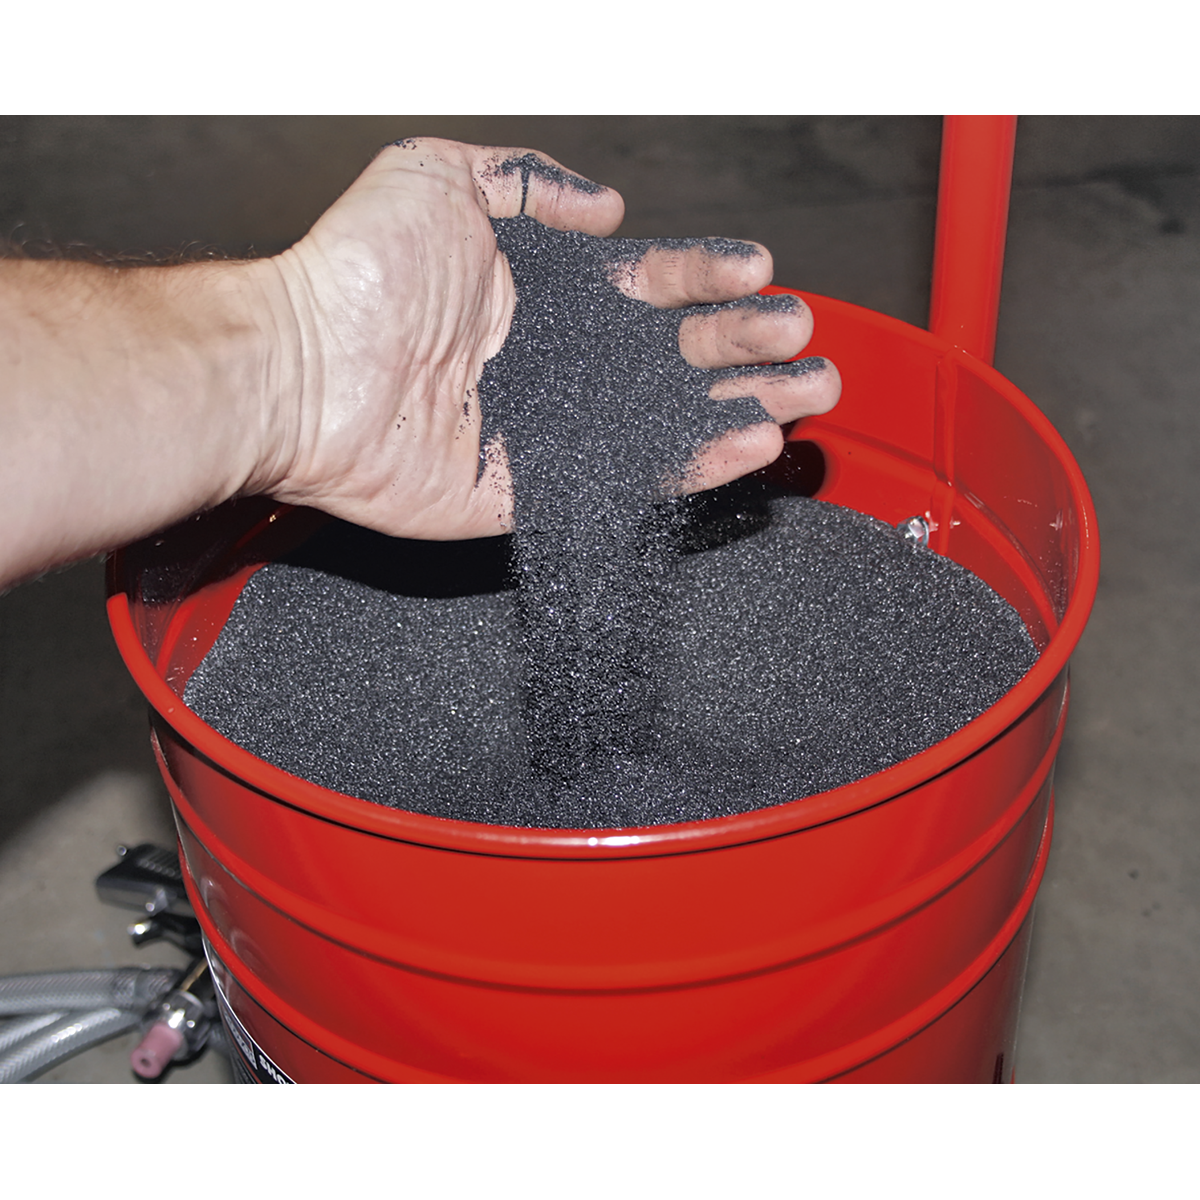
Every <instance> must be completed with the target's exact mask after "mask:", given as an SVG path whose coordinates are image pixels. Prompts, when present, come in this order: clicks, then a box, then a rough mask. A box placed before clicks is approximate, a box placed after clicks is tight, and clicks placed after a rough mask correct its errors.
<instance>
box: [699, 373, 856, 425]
mask: <svg viewBox="0 0 1200 1200" xmlns="http://www.w3.org/2000/svg"><path fill="white" fill-rule="evenodd" d="M708 394H709V396H710V397H711V398H712V399H713V400H718V401H719V400H732V399H734V398H735V397H738V396H753V397H754V398H755V399H756V400H758V402H759V403H760V404H761V405H762V406H763V408H765V409H766V410H767V412H768V413H769V414H770V415H771V417H772V418H773V419H774V420H775V421H777V422H779V424H781V425H786V424H788V423H789V422H791V421H798V420H799V419H800V418H801V417H815V416H817V415H818V414H819V413H825V412H828V411H829V410H830V409H831V408H833V406H834V405H835V404H837V402H838V399H839V398H840V397H841V394H842V377H841V376H840V375H839V374H838V369H837V367H835V366H834V365H833V363H831V362H830V361H829V359H827V358H802V359H800V360H799V361H798V362H790V363H780V364H778V365H771V366H757V367H731V368H729V369H728V370H724V371H716V372H714V383H713V385H712V387H711V388H709V392H708Z"/></svg>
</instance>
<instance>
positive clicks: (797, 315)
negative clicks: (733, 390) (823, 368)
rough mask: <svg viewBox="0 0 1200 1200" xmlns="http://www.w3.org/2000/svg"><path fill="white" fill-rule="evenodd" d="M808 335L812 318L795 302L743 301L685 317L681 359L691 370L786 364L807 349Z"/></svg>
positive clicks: (796, 299) (761, 298) (778, 298)
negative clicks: (767, 363) (775, 363)
mask: <svg viewBox="0 0 1200 1200" xmlns="http://www.w3.org/2000/svg"><path fill="white" fill-rule="evenodd" d="M812 331H813V319H812V312H811V311H810V309H809V307H808V305H807V304H805V303H804V301H803V300H801V299H800V297H799V296H789V295H781V296H747V297H746V298H745V299H743V300H737V301H734V302H733V303H732V304H727V305H723V306H721V307H715V308H711V309H709V310H708V311H707V312H702V313H697V314H696V315H694V316H688V317H685V318H684V320H683V322H682V324H681V325H680V327H679V353H680V354H682V355H683V357H684V358H685V359H686V360H687V361H688V362H689V363H690V364H691V365H692V366H693V367H730V366H747V365H749V364H751V363H761V362H786V361H787V360H788V359H789V358H795V357H796V356H797V355H798V354H799V353H800V352H801V351H802V350H803V349H804V347H805V346H807V345H808V342H809V339H810V338H811V337H812Z"/></svg>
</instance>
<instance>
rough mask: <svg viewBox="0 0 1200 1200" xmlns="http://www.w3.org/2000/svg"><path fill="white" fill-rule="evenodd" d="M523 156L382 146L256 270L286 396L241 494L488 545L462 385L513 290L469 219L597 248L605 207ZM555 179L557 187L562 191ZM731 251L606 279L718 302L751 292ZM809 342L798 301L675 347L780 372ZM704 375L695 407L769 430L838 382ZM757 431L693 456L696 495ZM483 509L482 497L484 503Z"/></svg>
mask: <svg viewBox="0 0 1200 1200" xmlns="http://www.w3.org/2000/svg"><path fill="white" fill-rule="evenodd" d="M530 156H531V152H530V151H527V150H517V149H504V148H496V147H477V146H466V145H462V144H459V143H453V142H444V141H438V140H433V139H411V140H407V141H405V142H403V143H400V144H397V145H396V146H391V147H388V148H386V149H385V150H383V151H382V152H381V153H380V154H379V155H378V156H377V157H376V159H375V160H374V162H373V163H372V164H371V165H370V167H368V169H367V170H366V171H365V172H364V173H363V175H362V176H360V177H359V179H358V180H357V181H356V182H355V184H354V185H353V186H352V187H351V188H350V189H349V190H348V191H347V192H346V193H345V194H344V195H343V196H342V198H341V199H340V200H339V201H338V202H337V204H335V205H334V206H333V207H332V208H331V209H330V210H329V211H328V212H327V213H326V214H325V215H324V216H323V217H322V218H321V220H320V221H318V222H317V224H316V225H315V226H314V227H313V229H312V231H311V232H310V233H309V235H308V236H307V237H306V238H304V239H303V241H301V242H300V243H298V244H297V245H296V246H294V247H293V248H292V249H291V250H288V251H286V252H285V253H284V254H282V255H280V256H279V257H278V258H277V259H275V260H273V262H274V264H275V265H276V267H277V269H278V271H279V273H280V276H281V278H282V280H283V282H284V285H285V287H286V290H287V294H288V297H289V299H290V301H291V307H292V309H293V311H294V312H295V314H296V317H295V330H296V334H295V336H296V338H297V341H298V346H299V350H298V354H297V360H298V361H299V362H300V363H301V364H302V368H301V383H300V388H299V400H300V402H299V403H298V404H296V405H294V406H292V407H291V408H289V409H286V410H283V411H280V412H276V413H275V414H273V415H272V419H271V420H270V421H267V422H265V423H264V428H266V429H268V430H270V431H271V433H272V435H273V442H272V445H271V448H270V450H269V452H268V453H266V454H264V455H263V456H262V459H261V461H263V462H264V464H266V465H267V470H266V473H265V474H263V475H262V476H260V478H259V479H258V480H256V481H255V483H254V485H253V486H254V489H255V490H259V491H263V492H266V493H268V494H270V495H273V496H276V497H278V498H279V499H282V500H287V501H290V502H293V503H298V504H307V505H311V506H313V507H317V508H320V509H323V510H325V511H327V512H331V513H334V514H335V515H337V516H341V517H344V518H346V519H348V520H351V521H354V522H356V523H358V524H360V525H366V526H369V527H371V528H374V529H378V530H380V531H382V532H384V533H389V534H393V535H396V536H406V537H421V538H435V539H449V538H464V537H479V536H488V535H491V534H497V533H502V532H504V531H505V530H506V529H507V528H509V527H510V524H511V519H512V505H511V499H510V497H511V486H510V480H509V478H508V475H507V467H506V464H505V462H504V459H503V456H502V455H489V457H488V465H487V468H486V470H485V473H484V476H483V478H482V479H477V471H478V465H479V425H480V414H479V406H478V402H477V399H476V396H475V386H476V384H477V382H478V379H479V376H480V374H481V372H482V370H483V364H484V362H485V361H486V360H487V359H488V358H490V357H491V356H492V355H494V354H495V353H496V352H497V351H498V350H499V348H500V346H501V345H502V344H503V342H504V338H505V335H506V333H507V331H508V328H509V324H510V321H511V319H512V314H513V309H514V305H515V291H514V287H513V283H512V278H511V275H510V273H509V270H508V265H507V262H506V261H505V259H504V257H503V255H502V254H500V252H499V251H498V250H497V248H496V244H495V239H494V237H493V235H492V232H491V228H490V226H489V222H488V218H489V217H506V216H515V215H517V214H518V213H520V212H525V213H526V214H527V215H529V216H532V217H534V218H536V219H537V220H539V221H542V222H543V223H544V224H547V225H550V226H553V227H555V228H558V229H574V230H579V231H581V232H585V233H591V234H597V235H601V236H603V235H607V234H609V233H611V232H612V231H613V230H614V229H615V228H616V227H617V225H619V224H620V222H621V219H622V217H623V213H624V206H623V204H622V202H621V199H620V197H619V196H617V195H616V193H615V192H612V191H610V190H609V189H606V188H600V187H597V185H594V184H590V183H588V182H587V181H583V180H579V179H578V177H575V176H571V175H570V173H569V172H566V171H564V170H563V169H562V168H561V167H559V166H558V164H556V163H554V162H553V160H551V159H548V158H546V157H545V156H543V155H533V156H532V157H533V158H535V159H536V160H537V161H538V163H540V164H541V165H542V169H540V170H534V171H518V170H511V169H508V170H506V169H505V168H506V166H508V167H511V166H512V165H513V164H516V163H521V162H528V160H529V158H530ZM573 181H577V182H575V183H574V186H573V185H572V184H573ZM755 251H756V252H755V253H754V254H752V255H746V256H729V255H720V254H715V253H710V252H708V251H706V250H705V248H704V246H703V244H701V245H699V246H693V247H690V248H686V249H678V248H675V247H674V246H673V245H672V244H670V243H665V244H663V245H662V246H654V247H652V248H651V249H650V250H649V251H648V252H647V253H646V254H645V256H644V257H643V258H642V259H641V260H640V261H639V262H637V263H636V264H634V265H632V266H631V268H630V269H629V270H628V271H625V272H622V273H621V275H620V277H619V278H615V279H614V286H618V287H620V288H621V290H622V291H623V292H625V294H626V295H628V296H631V297H633V298H636V299H641V300H645V301H647V302H648V303H650V304H653V305H656V306H658V307H669V308H678V307H687V306H691V305H709V304H721V303H723V302H728V301H734V300H738V299H740V298H742V297H745V296H749V295H752V294H753V293H755V292H757V291H758V290H759V289H760V288H761V287H763V286H764V285H765V284H767V283H769V282H770V280H771V273H772V263H771V258H770V255H769V254H768V253H767V252H766V250H764V249H763V248H762V247H757V246H756V247H755ZM811 335H812V317H811V313H810V312H809V310H808V309H807V308H806V306H804V305H803V304H802V303H800V302H797V305H796V307H795V309H794V310H793V311H792V312H790V313H788V312H778V311H776V312H757V311H754V310H752V309H732V310H730V309H726V310H715V311H707V312H700V313H697V314H696V315H694V316H689V317H688V318H686V319H685V320H684V322H683V324H682V326H681V330H680V338H679V341H680V351H681V353H682V354H683V356H684V358H685V359H686V360H687V361H688V362H689V363H691V364H692V365H693V366H700V367H705V368H712V369H714V370H716V369H718V368H728V367H733V366H742V365H749V364H756V363H762V362H782V361H785V360H787V359H790V358H792V357H794V356H795V355H797V354H799V353H800V352H801V351H802V350H803V348H804V346H805V345H806V344H807V343H808V340H809V338H810V337H811ZM725 374H726V377H724V378H721V379H719V380H718V379H714V386H713V390H712V392H711V394H712V395H713V397H714V399H717V400H719V399H721V398H730V397H732V396H735V395H747V394H753V395H755V396H757V397H758V398H759V399H760V401H762V403H763V404H764V406H765V407H766V409H767V411H768V412H769V413H770V414H771V416H772V417H774V418H775V420H776V421H777V422H779V423H780V424H784V423H787V422H790V421H794V420H796V419H798V418H799V417H802V416H806V415H811V414H815V413H820V412H825V411H827V410H828V409H830V408H832V407H833V405H834V404H835V403H836V402H837V399H838V395H839V393H840V386H841V385H840V380H839V379H838V375H837V371H836V369H835V368H833V366H832V365H831V364H830V365H828V366H827V368H826V369H824V370H821V371H817V372H813V373H812V374H809V375H806V376H800V377H794V376H786V375H782V374H781V375H779V376H771V375H769V374H767V375H762V374H758V375H755V376H752V377H750V376H748V377H747V378H746V379H745V380H738V379H736V378H732V379H731V378H728V373H727V372H726V373H725ZM782 444H783V440H782V434H781V433H780V430H779V428H778V425H776V426H770V425H758V426H752V427H750V428H747V429H743V430H740V431H738V432H736V433H734V434H730V435H728V436H726V437H724V438H722V439H720V441H719V442H715V443H713V444H712V445H710V446H708V447H706V448H705V450H704V451H703V452H702V453H701V456H700V458H699V460H698V463H697V470H696V472H694V473H693V474H692V475H691V476H690V485H689V486H691V487H692V488H694V489H696V490H699V489H701V488H707V487H713V486H716V485H717V484H719V483H724V482H727V481H728V480H730V479H734V478H737V477H738V476H740V475H743V474H746V473H748V472H750V471H753V470H756V469H758V468H759V467H762V466H765V465H766V464H767V463H769V462H771V461H773V460H774V459H775V458H776V457H777V456H778V454H779V452H780V450H781V449H782ZM498 499H499V501H500V502H499V503H497V500H498Z"/></svg>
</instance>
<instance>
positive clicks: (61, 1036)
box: [0, 972, 174, 1083]
mask: <svg viewBox="0 0 1200 1200" xmlns="http://www.w3.org/2000/svg"><path fill="white" fill-rule="evenodd" d="M173 974H174V972H173ZM140 1020H141V1013H140V1012H133V1011H130V1010H128V1009H120V1008H99V1009H96V1010H95V1011H94V1012H77V1013H68V1014H67V1016H65V1017H60V1018H59V1019H58V1020H57V1021H55V1022H54V1024H53V1025H50V1026H49V1027H48V1028H46V1029H43V1030H42V1031H41V1032H40V1033H34V1034H33V1035H32V1036H30V1037H28V1038H26V1039H25V1040H24V1041H23V1042H20V1043H18V1044H17V1045H16V1046H14V1047H13V1048H12V1049H11V1050H9V1052H8V1053H7V1054H5V1055H3V1056H0V1083H24V1082H25V1081H26V1080H29V1079H33V1078H34V1077H35V1076H37V1075H40V1074H41V1073H42V1072H43V1071H48V1070H49V1069H50V1068H51V1067H53V1066H55V1065H56V1064H58V1063H60V1062H62V1060H63V1059H65V1058H70V1057H71V1056H72V1055H74V1054H79V1053H80V1052H82V1051H84V1050H88V1049H90V1048H91V1047H92V1046H97V1045H99V1044H100V1043H101V1042H106V1041H108V1040H109V1038H114V1037H116V1036H117V1035H118V1034H120V1033H124V1032H125V1031H126V1030H127V1029H134V1028H136V1027H137V1025H138V1023H139V1022H140Z"/></svg>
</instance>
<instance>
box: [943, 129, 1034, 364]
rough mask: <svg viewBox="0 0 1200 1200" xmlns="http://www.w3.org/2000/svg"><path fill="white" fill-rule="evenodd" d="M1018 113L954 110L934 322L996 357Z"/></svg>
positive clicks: (980, 353) (947, 142)
mask: <svg viewBox="0 0 1200 1200" xmlns="http://www.w3.org/2000/svg"><path fill="white" fill-rule="evenodd" d="M1016 132H1017V118H1016V117H946V118H945V121H944V123H943V127H942V164H941V174H940V176H939V178H938V209H937V240H936V243H935V245H934V251H933V295H932V298H931V301H930V305H929V329H930V332H932V333H934V334H936V335H937V336H938V337H940V338H944V339H945V340H946V341H948V342H950V343H951V344H952V345H955V346H958V347H960V348H961V349H963V350H966V351H967V352H968V353H969V354H973V355H974V356H975V357H976V358H978V359H982V360H983V362H985V363H988V364H989V365H990V364H991V361H992V357H993V355H994V354H995V351H996V319H997V317H998V316H999V313H1000V280H1001V276H1002V274H1003V270H1004V237H1005V233H1006V232H1007V228H1008V198H1009V192H1010V190H1011V187H1012V161H1013V144H1014V142H1015V140H1016Z"/></svg>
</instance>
